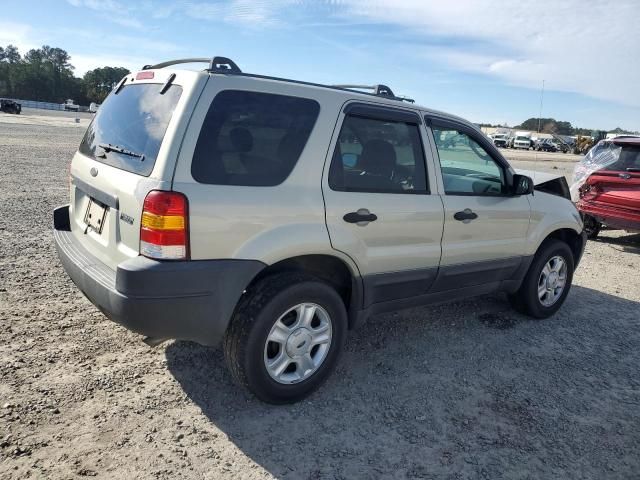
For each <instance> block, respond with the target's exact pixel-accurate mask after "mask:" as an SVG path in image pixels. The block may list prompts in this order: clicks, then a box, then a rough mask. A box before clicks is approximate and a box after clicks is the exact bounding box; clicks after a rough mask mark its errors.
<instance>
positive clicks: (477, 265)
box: [431, 121, 530, 291]
mask: <svg viewBox="0 0 640 480" xmlns="http://www.w3.org/2000/svg"><path fill="white" fill-rule="evenodd" d="M431 127H432V128H431V131H432V133H433V137H434V140H435V142H434V143H435V147H436V150H437V155H438V159H439V166H440V171H441V174H442V183H443V185H442V188H443V195H442V201H443V204H444V234H443V237H442V261H441V263H440V266H441V272H440V275H439V277H438V282H437V284H436V285H434V290H437V291H442V290H449V289H454V288H463V287H469V286H473V285H481V284H485V283H491V282H497V281H500V280H506V279H508V278H510V277H511V276H512V275H513V274H514V273H515V271H516V270H517V268H518V267H519V266H520V264H521V262H522V261H524V259H523V254H524V252H525V251H526V248H525V245H526V236H527V230H528V228H529V217H530V206H529V200H528V199H527V197H526V196H513V195H511V194H510V192H509V190H510V188H509V186H508V178H509V176H510V173H509V172H508V168H509V167H508V164H507V163H506V162H505V161H504V159H501V158H499V157H498V156H496V155H492V153H490V150H491V149H490V147H489V146H487V148H484V147H483V143H484V142H483V140H482V139H481V138H479V134H478V133H477V132H475V131H474V130H472V129H469V127H466V126H464V125H460V126H458V127H457V126H456V125H455V124H450V123H448V122H447V123H438V122H437V121H433V122H432V125H431Z"/></svg>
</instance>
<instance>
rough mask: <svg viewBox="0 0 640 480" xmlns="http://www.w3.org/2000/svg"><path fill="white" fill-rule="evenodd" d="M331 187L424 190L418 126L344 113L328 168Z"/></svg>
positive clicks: (424, 175) (377, 190) (412, 191)
mask: <svg viewBox="0 0 640 480" xmlns="http://www.w3.org/2000/svg"><path fill="white" fill-rule="evenodd" d="M329 186H330V187H331V189H333V190H338V191H347V192H371V193H426V192H427V180H426V174H425V162H424V153H423V150H422V142H421V139H420V132H419V129H418V126H417V125H415V124H411V123H405V122H397V121H386V120H379V119H372V118H365V117H358V116H350V115H347V116H346V117H345V119H344V122H343V124H342V129H341V130H340V136H339V138H338V142H337V144H336V148H335V151H334V155H333V160H332V162H331V168H330V171H329Z"/></svg>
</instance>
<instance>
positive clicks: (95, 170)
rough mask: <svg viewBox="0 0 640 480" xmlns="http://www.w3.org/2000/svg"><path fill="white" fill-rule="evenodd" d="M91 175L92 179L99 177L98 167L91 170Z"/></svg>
mask: <svg viewBox="0 0 640 480" xmlns="http://www.w3.org/2000/svg"><path fill="white" fill-rule="evenodd" d="M89 173H90V174H91V176H92V177H97V176H98V169H97V168H96V167H91V170H89Z"/></svg>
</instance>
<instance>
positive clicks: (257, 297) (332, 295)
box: [223, 273, 347, 404]
mask: <svg viewBox="0 0 640 480" xmlns="http://www.w3.org/2000/svg"><path fill="white" fill-rule="evenodd" d="M296 306H297V307H298V309H303V310H292V309H295V308H296ZM317 307H319V308H317ZM305 308H306V309H309V310H307V311H308V312H311V311H313V312H314V313H311V317H310V318H311V320H309V321H308V324H307V325H308V326H309V327H308V328H300V323H299V322H300V321H301V320H302V318H303V315H301V314H300V313H299V312H301V311H305V310H304V309H305ZM285 314H286V315H285ZM276 323H278V326H276ZM327 324H329V325H330V328H329V329H328V330H327V331H328V336H329V341H328V344H321V345H316V344H315V343H314V342H315V341H316V340H318V339H319V336H320V335H322V334H321V333H315V332H320V330H321V329H322V328H325V327H326V325H327ZM313 325H316V327H313ZM285 328H286V330H285ZM283 332H286V333H283ZM296 332H297V333H296ZM272 334H273V335H276V334H277V335H280V336H282V338H286V341H283V342H282V343H277V342H274V341H271V340H269V339H270V338H272V337H271V335H272ZM346 334H347V311H346V309H345V305H344V302H343V301H342V298H341V297H340V296H339V295H338V293H337V292H336V291H335V289H333V288H332V287H331V286H330V285H328V284H327V283H325V282H323V281H321V280H319V279H318V278H316V277H313V276H310V275H306V274H299V273H283V274H277V275H273V276H270V277H266V278H264V279H262V280H260V281H258V282H257V283H256V284H255V285H254V286H252V287H250V288H249V289H247V291H246V293H245V294H244V295H243V296H242V298H241V299H240V302H239V304H238V307H237V308H236V312H235V314H234V316H233V318H232V320H231V323H230V325H229V327H228V328H227V332H226V334H225V339H224V346H223V348H224V357H225V361H226V364H227V366H228V368H229V370H230V372H231V375H232V376H233V378H234V380H235V381H236V382H237V383H238V384H240V385H242V386H244V387H246V388H247V389H249V391H251V392H252V393H253V394H254V395H255V396H256V397H258V398H259V399H260V400H262V401H265V402H268V403H273V404H283V403H293V402H297V401H299V400H302V399H303V398H305V397H306V396H308V395H309V394H311V393H312V392H314V391H315V390H316V389H317V388H318V387H320V385H322V383H323V382H324V381H325V380H326V379H327V378H328V377H329V375H330V374H331V372H332V371H333V369H334V367H335V365H336V363H337V361H338V358H339V357H340V354H341V353H342V349H343V346H344V341H345V338H346ZM314 335H315V336H314ZM324 335H325V336H327V334H326V332H325V334H324ZM307 341H308V343H307ZM299 342H301V343H300V344H298V343H299ZM305 343H307V344H306V345H305ZM311 345H313V347H311V348H309V347H310V346H311ZM325 345H327V346H326V348H325ZM296 349H298V350H296ZM305 349H306V350H305ZM291 351H293V355H294V356H291V355H290V353H291ZM304 351H306V352H307V353H308V354H309V358H311V359H312V362H316V361H317V362H318V364H317V366H313V365H311V364H308V363H307V366H309V367H311V366H312V367H313V368H308V369H304V368H303V367H302V365H301V362H302V360H303V357H305V358H306V354H302V352H304ZM297 353H299V354H300V356H295V355H296V354H297ZM278 359H281V360H282V362H277V360H278ZM287 361H289V362H290V363H288V364H287V365H288V366H287V367H286V368H284V370H283V371H282V373H281V374H278V375H280V376H279V377H278V378H279V380H278V379H277V378H276V377H274V376H272V373H270V370H269V369H268V368H267V364H268V363H271V364H272V365H273V364H276V363H280V364H281V365H284V364H285V363H286V362H287ZM314 368H315V370H314ZM292 369H293V371H292ZM274 370H275V368H274V369H272V370H271V371H272V372H273V375H276V372H274ZM301 376H302V377H301ZM294 377H295V378H294Z"/></svg>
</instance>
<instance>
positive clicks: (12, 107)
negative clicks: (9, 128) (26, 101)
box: [0, 98, 22, 115]
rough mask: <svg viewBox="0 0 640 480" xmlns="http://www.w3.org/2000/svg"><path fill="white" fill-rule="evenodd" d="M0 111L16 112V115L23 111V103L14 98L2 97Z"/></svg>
mask: <svg viewBox="0 0 640 480" xmlns="http://www.w3.org/2000/svg"><path fill="white" fill-rule="evenodd" d="M0 112H4V113H14V114H16V115H20V112H22V105H20V104H19V103H18V102H16V101H14V100H9V99H8V98H2V99H0Z"/></svg>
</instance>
